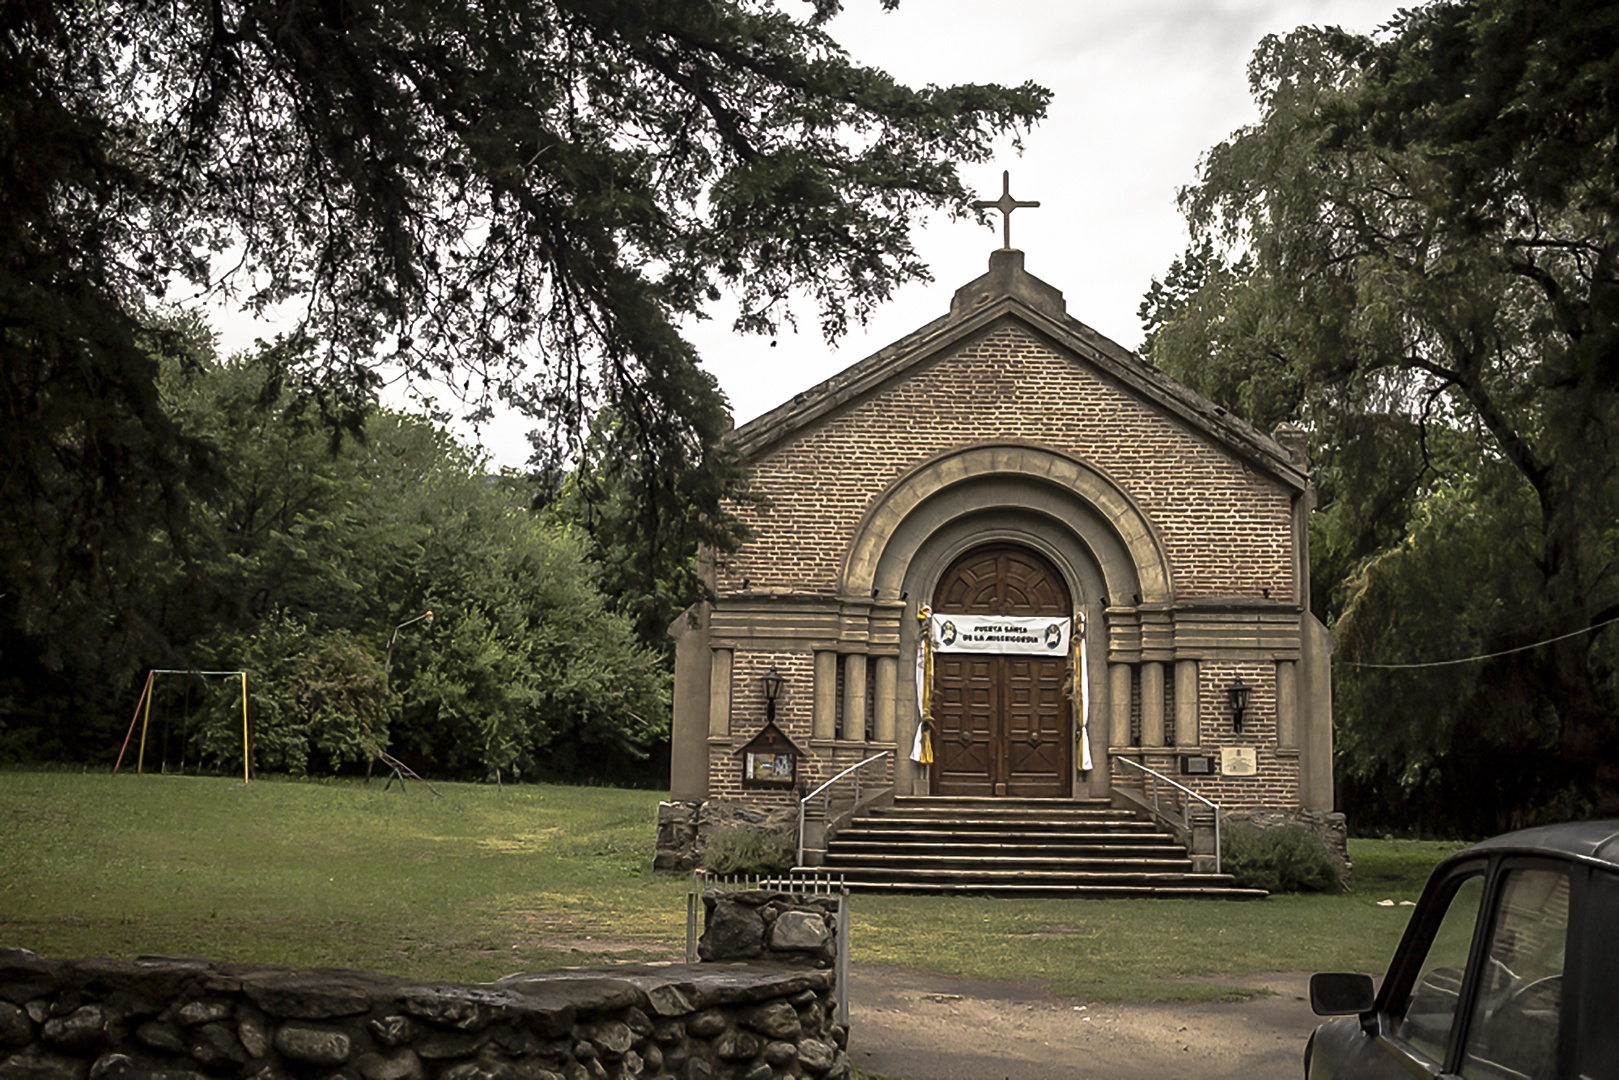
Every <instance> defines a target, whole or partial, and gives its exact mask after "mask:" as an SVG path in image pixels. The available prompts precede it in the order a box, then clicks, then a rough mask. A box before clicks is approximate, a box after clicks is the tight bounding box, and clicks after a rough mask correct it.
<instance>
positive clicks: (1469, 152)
mask: <svg viewBox="0 0 1619 1080" xmlns="http://www.w3.org/2000/svg"><path fill="white" fill-rule="evenodd" d="M1616 57H1619V11H1616V10H1615V9H1614V8H1613V6H1612V5H1609V4H1602V3H1595V2H1586V0H1565V2H1545V0H1484V2H1476V3H1465V4H1463V3H1448V2H1442V3H1434V4H1430V5H1428V6H1426V7H1423V8H1420V9H1417V10H1414V11H1407V12H1402V13H1401V14H1400V16H1398V17H1397V19H1396V20H1395V22H1394V23H1393V24H1392V25H1391V26H1390V27H1389V28H1388V30H1387V32H1386V33H1385V34H1383V35H1382V36H1380V37H1379V38H1377V39H1371V38H1364V37H1357V36H1352V35H1348V34H1344V33H1342V32H1340V31H1332V30H1328V31H1321V30H1313V29H1301V30H1299V31H1295V32H1294V33H1292V34H1290V35H1287V36H1286V37H1282V38H1267V39H1266V40H1265V41H1264V42H1263V43H1262V44H1261V45H1260V47H1259V49H1258V51H1257V52H1256V54H1255V57H1254V61H1253V64H1252V66H1251V83H1252V86H1253V89H1254V93H1255V97H1256V99H1257V101H1258V103H1259V105H1260V108H1261V112H1262V116H1261V119H1260V121H1259V122H1258V123H1256V124H1254V125H1252V126H1251V127H1248V128H1244V129H1242V130H1241V131H1239V132H1237V133H1236V134H1235V135H1234V136H1233V137H1232V138H1231V139H1229V140H1227V141H1226V142H1224V143H1221V144H1220V145H1218V146H1216V147H1215V148H1214V149H1212V150H1211V151H1210V152H1209V154H1208V155H1207V157H1206V159H1205V161H1204V163H1203V165H1202V168H1201V173H1200V177H1199V180H1198V182H1197V183H1196V184H1194V185H1192V186H1191V187H1190V188H1188V189H1187V190H1186V191H1185V192H1184V193H1183V195H1182V205H1183V208H1184V209H1185V211H1186V213H1187V217H1188V220H1189V222H1190V224H1191V226H1192V228H1193V231H1194V238H1195V242H1196V243H1195V245H1194V249H1193V252H1192V253H1190V254H1189V256H1188V259H1187V260H1186V261H1183V262H1182V264H1181V266H1180V268H1179V270H1178V271H1177V275H1176V277H1175V278H1173V279H1170V280H1168V281H1166V282H1165V283H1164V284H1162V285H1158V286H1157V292H1156V293H1155V294H1154V295H1150V296H1149V303H1148V304H1147V305H1144V315H1146V316H1148V317H1149V318H1150V323H1149V329H1150V330H1151V331H1152V339H1151V348H1152V355H1153V358H1154V360H1155V361H1156V362H1158V363H1159V364H1161V365H1162V366H1164V367H1165V368H1166V369H1168V370H1170V371H1171V372H1172V373H1175V374H1177V375H1178V376H1180V377H1182V378H1185V379H1187V380H1188V381H1189V382H1191V383H1193V384H1194V385H1198V386H1199V387H1200V388H1202V389H1204V390H1205V392H1211V393H1212V395H1213V396H1214V397H1216V399H1217V400H1226V401H1231V402H1234V403H1239V402H1240V403H1241V404H1242V405H1243V406H1244V407H1245V408H1248V409H1252V410H1254V411H1253V412H1252V413H1251V414H1250V415H1251V419H1254V420H1255V421H1256V422H1258V423H1259V424H1261V425H1262V426H1266V425H1269V424H1270V423H1274V422H1276V421H1278V420H1280V419H1284V418H1292V419H1297V420H1299V421H1300V422H1302V423H1304V424H1305V425H1306V427H1307V428H1308V429H1309V430H1310V432H1311V435H1312V441H1313V454H1314V455H1315V457H1316V459H1317V461H1318V463H1319V472H1318V477H1319V478H1320V481H1321V483H1322V487H1323V513H1322V514H1319V515H1317V519H1318V520H1317V525H1316V528H1315V531H1314V533H1313V539H1314V542H1315V544H1316V546H1317V551H1318V553H1324V554H1325V556H1326V558H1325V564H1326V565H1325V569H1327V570H1329V571H1330V572H1328V573H1324V574H1323V573H1321V571H1322V570H1323V569H1324V567H1323V565H1322V563H1321V562H1320V561H1318V564H1317V570H1318V574H1319V575H1320V577H1321V578H1322V580H1320V581H1318V583H1317V584H1318V589H1317V597H1318V600H1322V599H1324V600H1325V603H1324V605H1323V608H1322V609H1323V610H1325V611H1326V612H1327V613H1328V614H1329V615H1331V616H1334V617H1335V619H1336V629H1337V632H1338V634H1339V638H1340V652H1339V668H1338V671H1339V677H1338V683H1337V685H1338V690H1339V696H1338V700H1337V703H1336V704H1337V715H1338V717H1339V718H1340V724H1341V731H1340V740H1339V744H1340V747H1341V748H1342V750H1343V754H1342V755H1341V756H1340V763H1339V764H1340V772H1341V773H1342V774H1343V775H1344V777H1345V778H1346V779H1347V780H1348V781H1349V783H1348V784H1347V785H1346V788H1347V790H1349V791H1350V792H1351V793H1353V792H1354V791H1355V790H1356V785H1357V784H1358V785H1364V786H1363V787H1360V788H1359V790H1361V791H1365V792H1371V791H1379V792H1381V793H1383V794H1384V795H1387V794H1388V793H1390V792H1404V793H1405V796H1406V797H1407V799H1408V800H1409V801H1407V802H1405V803H1403V804H1400V803H1399V800H1394V801H1395V803H1396V804H1397V805H1396V808H1395V809H1396V812H1398V809H1399V807H1400V806H1401V805H1403V806H1405V807H1410V806H1415V805H1417V804H1418V803H1419V802H1420V803H1421V804H1422V805H1424V806H1426V807H1427V808H1429V809H1432V810H1434V811H1435V812H1436V813H1437V814H1439V815H1440V818H1436V819H1431V820H1436V821H1438V823H1439V826H1440V827H1444V828H1449V829H1457V828H1465V829H1484V828H1494V827H1500V826H1503V825H1509V824H1512V823H1514V822H1516V821H1519V820H1523V819H1525V818H1527V817H1534V816H1536V815H1541V816H1547V815H1556V814H1564V813H1570V812H1578V811H1579V810H1581V809H1582V808H1583V809H1586V810H1589V809H1593V808H1595V809H1601V810H1612V809H1614V808H1619V766H1616V764H1615V761H1614V759H1613V757H1612V755H1611V754H1608V753H1607V752H1606V750H1605V747H1606V746H1607V745H1609V744H1610V743H1611V740H1612V738H1613V737H1614V735H1615V734H1619V729H1616V728H1619V725H1616V722H1615V717H1616V716H1619V710H1616V708H1615V706H1616V705H1619V696H1616V695H1619V687H1616V680H1615V675H1616V660H1619V656H1616V645H1615V641H1614V637H1615V633H1614V631H1613V630H1612V629H1607V627H1608V626H1609V624H1610V622H1611V621H1612V620H1613V619H1614V618H1615V617H1616V616H1619V582H1616V581H1615V579H1614V569H1615V567H1614V556H1615V553H1616V552H1615V530H1614V529H1613V526H1612V524H1611V523H1612V522H1613V521H1614V520H1616V515H1619V475H1616V472H1615V468H1616V458H1615V455H1614V452H1613V451H1614V447H1613V440H1614V439H1615V437H1616V435H1619V411H1616V407H1619V399H1616V394H1615V391H1616V385H1615V380H1616V379H1619V273H1616V270H1619V216H1616V213H1619V184H1616V180H1619V175H1616V168H1619V166H1616V164H1615V149H1616V147H1619V102H1615V100H1614V98H1613V95H1612V91H1611V88H1612V87H1613V86H1614V85H1616V84H1619V59H1616ZM1205 241H1206V242H1208V243H1210V244H1212V245H1213V246H1212V248H1203V247H1201V245H1202V244H1203V243H1204V242H1205ZM1228 253H1229V254H1228ZM1194 259H1196V260H1198V265H1199V266H1203V267H1209V268H1210V269H1208V270H1206V271H1204V270H1199V271H1198V272H1197V273H1191V272H1189V271H1188V269H1187V268H1188V266H1189V265H1190V264H1191V262H1192V260H1194ZM1200 275H1201V276H1200ZM1436 614H1438V615H1439V616H1440V617H1439V618H1438V619H1436V618H1435V616H1436ZM1543 641H1548V642H1550V643H1549V644H1545V645H1538V644H1537V643H1539V642H1543ZM1529 646H1534V647H1532V648H1529ZM1515 649H1521V650H1522V651H1517V652H1511V653H1508V654H1507V655H1504V656H1500V657H1498V658H1497V659H1494V660H1491V661H1489V662H1488V663H1484V662H1480V663H1474V664H1471V665H1453V666H1452V665H1447V666H1444V667H1430V668H1422V669H1404V670H1388V669H1382V668H1372V667H1354V666H1351V665H1354V664H1360V663H1384V662H1427V661H1440V660H1447V659H1452V658H1458V657H1465V656H1469V655H1475V654H1485V653H1502V652H1505V651H1506V650H1515ZM1394 703H1399V704H1398V705H1397V706H1396V705H1394ZM1492 747H1493V748H1494V749H1493V750H1491V751H1490V752H1489V753H1484V752H1483V750H1484V749H1486V748H1492ZM1513 770H1522V771H1521V772H1520V773H1519V774H1518V775H1517V776H1516V777H1515V780H1516V782H1515V783H1507V784H1503V785H1502V788H1503V789H1504V790H1502V791H1501V792H1500V793H1499V799H1498V800H1495V801H1492V800H1487V799H1479V800H1474V796H1475V795H1476V794H1477V792H1478V790H1479V786H1480V785H1479V779H1480V777H1481V776H1510V775H1511V774H1512V771H1513ZM1470 800H1472V801H1474V802H1475V803H1476V804H1477V805H1474V806H1472V807H1471V809H1473V810H1478V811H1479V813H1476V814H1470V806H1469V804H1470ZM1447 802H1448V803H1449V804H1450V806H1451V807H1452V809H1451V810H1450V811H1448V813H1449V816H1448V817H1445V816H1444V815H1445V814H1446V813H1447V810H1446V808H1445V804H1446V803H1447ZM1366 809H1367V810H1369V811H1370V810H1371V809H1372V808H1371V807H1370V806H1367V807H1366ZM1373 812H1375V811H1373ZM1441 819H1442V820H1441Z"/></svg>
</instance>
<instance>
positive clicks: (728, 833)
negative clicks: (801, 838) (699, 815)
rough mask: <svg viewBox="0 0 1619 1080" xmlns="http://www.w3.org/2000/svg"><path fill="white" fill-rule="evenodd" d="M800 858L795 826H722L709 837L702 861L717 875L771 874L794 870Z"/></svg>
mask: <svg viewBox="0 0 1619 1080" xmlns="http://www.w3.org/2000/svg"><path fill="white" fill-rule="evenodd" d="M797 859H798V834H797V833H796V832H795V831H794V830H792V829H774V830H771V831H768V832H767V831H764V830H761V829H743V828H736V829H721V830H720V831H718V832H716V833H715V834H714V835H713V836H711V837H709V840H708V847H707V849H706V850H705V853H704V857H703V864H704V866H705V867H706V868H707V869H708V871H709V872H710V873H714V874H772V873H776V872H777V871H780V870H791V869H792V868H793V863H794V862H796V861H797Z"/></svg>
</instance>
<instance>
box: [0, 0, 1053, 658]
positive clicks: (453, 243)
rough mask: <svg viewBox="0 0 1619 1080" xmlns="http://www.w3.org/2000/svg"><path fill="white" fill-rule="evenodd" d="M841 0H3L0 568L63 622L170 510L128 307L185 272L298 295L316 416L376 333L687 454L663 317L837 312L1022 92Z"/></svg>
mask: <svg viewBox="0 0 1619 1080" xmlns="http://www.w3.org/2000/svg"><path fill="white" fill-rule="evenodd" d="M837 8H838V4H837V2H836V0H816V2H815V3H814V4H813V5H812V6H811V8H809V9H808V17H807V18H798V17H794V16H793V15H790V14H789V13H787V12H786V11H785V10H783V9H781V8H779V7H778V6H777V4H776V3H775V2H774V0H488V2H482V3H476V4H442V3H437V2H434V0H402V2H399V3H390V4H379V3H374V2H366V0H333V2H330V3H320V4H307V3H301V2H298V0H264V2H260V3H251V4H249V3H240V2H237V0H178V2H176V3H167V4H153V3H148V2H145V0H109V2H104V3H89V2H83V0H69V2H62V0H17V2H15V3H10V4H8V5H7V6H6V8H5V13H4V15H3V16H0V190H3V191H5V192H6V198H5V199H4V200H3V201H0V343H3V345H0V347H3V349H4V354H5V371H4V377H3V378H0V432H4V434H3V435H0V452H3V454H4V462H5V469H4V470H0V573H3V575H4V576H3V577H0V594H3V595H4V596H6V597H11V598H16V597H19V596H23V595H27V596H39V595H52V596H57V597H61V598H62V600H61V602H60V604H59V605H58V606H59V607H60V608H61V609H62V613H61V617H60V618H59V619H58V620H56V622H55V623H53V624H52V626H53V628H54V629H52V630H50V631H49V632H53V633H54V632H67V633H73V632H79V631H84V632H91V633H94V632H96V628H97V627H98V626H99V625H101V623H102V622H103V621H104V620H105V618H106V617H110V618H111V619H112V621H114V622H117V621H118V620H119V619H120V618H122V617H123V613H122V612H121V611H118V610H116V609H118V608H119V604H120V603H121V599H120V598H121V597H122V596H123V595H124V593H123V589H124V588H125V587H126V586H127V582H128V579H129V573H128V567H127V566H125V565H124V564H123V561H122V560H123V556H122V555H121V553H120V545H121V543H122V542H123V541H122V540H121V538H124V537H143V538H144V537H145V536H147V535H148V534H149V532H150V530H151V529H152V528H154V527H156V528H163V527H165V522H166V521H167V520H168V519H172V518H173V516H174V511H175V502H174V500H175V499H176V498H177V497H178V493H179V491H181V490H182V489H183V488H184V486H185V477H186V476H187V474H188V472H189V471H190V470H191V469H192V467H193V466H194V465H195V464H196V463H195V462H193V461H192V460H191V458H192V454H193V453H194V452H195V450H196V447H195V446H193V445H192V444H190V443H187V442H186V441H185V440H184V439H182V438H180V437H179V434H178V432H176V430H175V429H174V427H173V425H172V424H171V423H170V422H169V420H168V418H167V417H166V416H165V415H164V413H163V412H162V409H161V407H160V405H159V402H158V399H157V391H156V385H157V382H156V380H157V369H156V365H155V362H154V360H153V357H152V353H151V351H150V350H149V349H148V348H146V347H145V342H143V339H142V328H143V325H144V323H145V322H146V321H147V316H148V314H149V313H150V310H151V305H152V304H153V303H154V302H155V301H157V300H159V299H161V298H164V297H167V296H171V295H176V294H178V295H193V296H194V295H196V294H197V293H198V292H202V293H208V294H217V295H221V296H225V297H228V298H232V299H234V300H236V301H239V302H241V303H243V304H245V305H246V306H247V307H248V308H249V309H250V310H262V309H264V308H266V307H268V306H270V305H275V304H283V305H289V306H290V307H292V308H293V309H295V310H297V311H298V312H300V313H301V316H302V328H301V331H300V336H301V337H302V338H303V339H304V340H307V341H313V342H319V343H320V347H319V351H318V353H317V354H316V357H317V359H318V370H319V373H320V378H319V379H316V380H312V381H309V382H308V383H306V384H305V388H306V391H307V392H308V394H309V395H310V400H311V403H312V404H313V406H314V407H315V411H316V413H317V414H318V415H320V416H321V417H322V418H323V419H324V420H325V422H327V423H328V424H329V425H330V426H332V428H333V430H336V431H346V432H349V433H351V434H352V433H355V432H357V431H358V429H359V426H360V424H361V421H362V417H363V415H364V411H365V407H366V405H367V404H368V402H369V401H370V399H371V396H372V394H373V393H374V391H375V389H376V387H377V385H378V374H377V368H378V366H379V365H380V363H381V362H382V361H384V360H387V361H391V362H394V363H397V364H399V365H402V366H403V367H404V368H405V370H406V371H408V372H409V373H410V374H411V376H412V377H414V378H420V379H435V380H438V381H440V382H442V383H444V384H447V385H449V386H450V387H452V388H453V389H454V390H455V391H456V392H457V393H459V394H460V395H462V396H463V398H464V400H465V401H466V402H467V407H468V409H469V411H470V413H471V415H472V416H474V417H477V416H479V415H482V414H484V413H485V412H486V411H487V409H488V407H489V406H490V405H491V404H492V403H493V402H495V401H504V402H506V403H508V404H511V405H514V406H516V407H518V408H520V409H523V410H526V411H528V412H529V413H530V414H531V415H533V416H535V417H536V418H537V419H538V420H540V421H542V422H543V423H544V425H545V431H546V432H547V435H548V438H549V439H551V440H552V441H551V442H550V443H549V444H548V453H547V454H546V455H545V458H546V460H545V462H544V464H548V465H550V466H552V467H556V466H558V465H559V464H560V463H561V462H562V461H564V460H565V459H566V458H567V457H568V448H569V446H570V445H571V444H572V443H573V442H575V441H576V438H577V436H578V435H579V433H580V432H581V431H582V429H583V427H584V425H585V424H586V423H587V422H588V419H589V418H590V417H591V416H592V415H593V414H594V412H595V410H596V408H597V407H598V405H600V404H607V405H610V406H611V407H613V408H614V409H615V410H616V411H617V413H618V415H619V416H620V418H621V420H622V422H623V423H624V424H625V425H626V426H627V428H628V430H629V431H631V432H632V433H633V435H634V438H635V439H636V441H637V442H638V444H639V445H640V446H641V448H642V455H643V457H644V459H645V464H646V466H647V467H648V468H650V469H653V470H668V471H670V472H679V471H681V470H682V469H685V468H689V467H691V466H694V465H695V464H697V462H698V460H699V458H700V456H701V449H700V448H701V447H704V446H707V445H710V444H712V443H713V442H715V441H716V440H717V439H718V437H719V435H720V434H721V431H722V429H723V420H722V416H723V409H722V408H721V407H720V406H721V401H720V399H719V396H718V391H717V389H716V387H715V386H714V384H713V381H712V380H711V379H709V378H708V377H707V376H705V375H704V374H703V373H702V372H701V371H700V370H699V369H698V368H697V366H696V357H695V355H694V353H693V350H692V349H691V347H690V346H689V344H688V343H686V342H685V341H684V340H683V339H682V338H681V336H680V334H679V333H678V332H677V330H676V327H677V326H678V325H679V324H680V323H681V322H682V321H683V320H685V319H689V318H698V317H701V316H702V315H703V309H704V306H705V305H706V304H708V303H709V302H711V301H713V300H716V299H718V298H719V296H720V290H721V288H725V289H729V290H731V291H732V292H733V293H735V294H736V295H737V296H738V297H739V299H740V301H741V309H742V310H741V315H740V316H739V318H738V327H739V329H741V330H744V331H751V332H770V331H773V330H774V329H775V328H776V327H777V326H778V325H780V324H781V323H782V322H783V321H784V320H787V321H792V320H793V318H794V313H793V307H792V297H793V296H794V295H800V296H807V299H808V300H809V302H810V304H811V306H812V309H813V312H814V317H815V318H816V319H817V320H818V322H819V324H820V327H821V329H822V331H823V332H824V333H825V334H826V335H827V336H828V337H835V336H837V335H838V334H840V333H841V332H842V331H843V330H844V328H845V327H846V326H847V325H848V322H849V321H850V320H851V319H853V320H857V321H858V320H861V319H863V318H864V317H865V316H866V315H867V313H868V312H870V311H871V310H872V308H873V307H874V306H875V305H876V304H878V303H880V302H881V301H882V300H883V299H884V298H886V297H887V296H888V295H889V294H890V293H891V292H892V290H893V289H894V288H895V287H896V286H898V285H899V284H902V283H904V282H906V281H909V280H913V279H917V278H922V277H925V276H926V273H927V271H926V268H925V267H924V266H923V265H922V263H921V262H920V261H919V260H918V258H917V256H916V254H915V251H914V249H913V248H912V245H911V241H910V227H911V224H912V222H913V221H914V220H915V219H916V217H917V216H918V215H919V213H921V212H922V211H925V210H928V209H934V208H946V209H949V210H951V211H952V212H955V213H964V212H966V211H967V208H968V201H969V200H968V194H967V192H966V191H965V189H964V188H963V186H962V184H961V181H960V179H959V178H958V176H957V174H956V168H955V163H956V162H957V161H963V160H965V161H979V160H983V159H984V158H985V157H986V156H987V155H988V154H989V153H990V152H991V151H992V149H993V146H994V143H995V140H996V139H997V138H998V137H1001V136H1003V135H1011V136H1016V135H1017V134H1018V133H1019V132H1021V131H1023V130H1025V129H1026V128H1027V127H1028V126H1029V125H1030V124H1032V123H1034V122H1035V121H1037V120H1038V119H1039V118H1040V117H1041V116H1042V115H1043V113H1044V109H1045V105H1046V101H1047V98H1048V94H1047V92H1046V91H1044V90H1042V89H1041V88H1039V87H1036V86H1034V85H1032V84H1026V85H1024V86H1021V87H1017V88H1011V89H1008V88H1004V87H999V86H972V85H969V86H957V87H945V88H938V87H928V88H925V89H922V90H910V89H907V88H905V87H903V86H901V85H899V84H897V83H895V82H894V81H893V80H892V79H890V78H889V77H888V76H886V75H884V74H883V73H881V72H879V71H875V70H871V69H866V68H862V67H860V66H858V65H856V64H854V63H852V62H850V60H849V59H848V57H847V56H846V55H845V54H843V53H842V52H841V51H840V50H839V49H838V47H837V46H836V44H835V43H834V42H833V41H832V40H831V39H830V38H829V37H828V36H827V34H826V33H825V31H824V29H823V25H824V23H825V21H826V20H827V19H828V18H829V17H830V16H831V15H832V14H833V13H834V12H835V11H836V10H837ZM217 265H223V266H226V267H229V268H230V269H228V270H225V271H224V272H220V271H218V270H217V269H216V266H217ZM7 602H9V601H7ZM6 611H7V609H4V608H0V615H4V614H6ZM109 611H111V612H112V614H111V615H110V616H108V612H109ZM8 617H9V618H11V619H13V620H16V619H17V618H18V616H17V615H16V614H15V611H14V610H13V611H12V613H11V614H10V615H9V616H8ZM13 629H14V630H15V623H14V625H13ZM21 632H23V633H24V634H25V636H27V635H32V634H34V633H35V631H33V630H23V631H21ZM47 652H48V650H47Z"/></svg>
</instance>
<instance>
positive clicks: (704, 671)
mask: <svg viewBox="0 0 1619 1080" xmlns="http://www.w3.org/2000/svg"><path fill="white" fill-rule="evenodd" d="M708 610H709V609H708V605H707V604H696V605H693V606H692V607H690V608H687V609H686V611H685V613H684V614H683V615H681V616H680V618H678V619H676V620H675V621H674V625H672V626H671V627H670V628H669V633H670V634H671V635H672V636H673V637H674V639H675V700H674V716H673V721H672V728H673V731H672V733H671V736H670V740H669V798H670V799H671V800H673V801H676V802H682V801H684V802H700V801H702V800H703V799H706V798H708V689H709V679H710V678H711V672H712V669H713V663H714V650H712V649H710V648H709V646H708V630H707V625H708V620H707V616H708ZM694 822H695V819H694ZM692 827H693V828H696V825H695V823H694V824H693V826H692ZM695 835H696V834H695V833H693V836H695Z"/></svg>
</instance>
